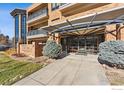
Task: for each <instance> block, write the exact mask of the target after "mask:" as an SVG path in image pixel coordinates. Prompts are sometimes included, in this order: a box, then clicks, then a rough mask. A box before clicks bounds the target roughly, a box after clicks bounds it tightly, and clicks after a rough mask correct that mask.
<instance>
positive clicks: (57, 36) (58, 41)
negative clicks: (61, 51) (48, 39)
mask: <svg viewBox="0 0 124 93" xmlns="http://www.w3.org/2000/svg"><path fill="white" fill-rule="evenodd" d="M55 41H56V43H57V44H60V42H61V37H60V34H59V33H55Z"/></svg>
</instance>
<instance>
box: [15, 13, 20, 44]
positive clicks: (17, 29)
mask: <svg viewBox="0 0 124 93" xmlns="http://www.w3.org/2000/svg"><path fill="white" fill-rule="evenodd" d="M18 39H19V16H18V15H16V16H15V44H17V42H18Z"/></svg>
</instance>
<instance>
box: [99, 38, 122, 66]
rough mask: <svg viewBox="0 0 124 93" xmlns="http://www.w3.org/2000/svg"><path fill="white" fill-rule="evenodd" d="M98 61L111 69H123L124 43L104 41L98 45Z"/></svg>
mask: <svg viewBox="0 0 124 93" xmlns="http://www.w3.org/2000/svg"><path fill="white" fill-rule="evenodd" d="M98 61H99V62H100V63H101V64H107V65H109V66H112V67H117V68H124V41H121V40H117V41H105V42H103V43H101V44H100V45H99V56H98Z"/></svg>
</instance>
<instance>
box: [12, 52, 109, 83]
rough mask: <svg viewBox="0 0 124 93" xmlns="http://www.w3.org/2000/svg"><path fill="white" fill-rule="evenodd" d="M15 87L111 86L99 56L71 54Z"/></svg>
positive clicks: (21, 81)
mask: <svg viewBox="0 0 124 93" xmlns="http://www.w3.org/2000/svg"><path fill="white" fill-rule="evenodd" d="M14 85H109V82H108V80H107V78H106V76H105V72H104V70H103V68H102V66H101V65H100V64H99V63H98V62H97V55H88V56H83V55H74V54H71V55H69V56H67V57H65V58H63V59H59V60H57V61H56V62H54V63H51V64H49V65H48V66H46V67H44V68H42V69H40V70H39V71H37V72H35V73H33V74H31V75H29V76H28V77H26V78H24V79H22V80H20V81H18V82H16V83H15V84H14Z"/></svg>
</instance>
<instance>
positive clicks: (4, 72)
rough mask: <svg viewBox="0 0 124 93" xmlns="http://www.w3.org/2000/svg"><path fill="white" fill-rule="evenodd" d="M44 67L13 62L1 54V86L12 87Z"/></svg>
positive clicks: (29, 63)
mask: <svg viewBox="0 0 124 93" xmlns="http://www.w3.org/2000/svg"><path fill="white" fill-rule="evenodd" d="M42 67H43V65H42V64H36V63H31V62H21V61H16V60H13V59H11V58H10V57H8V56H6V55H5V54H4V53H1V52H0V85H11V84H13V83H15V82H16V81H18V80H20V79H22V78H24V77H26V76H27V75H29V74H31V73H33V72H35V71H37V70H39V69H40V68H42Z"/></svg>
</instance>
